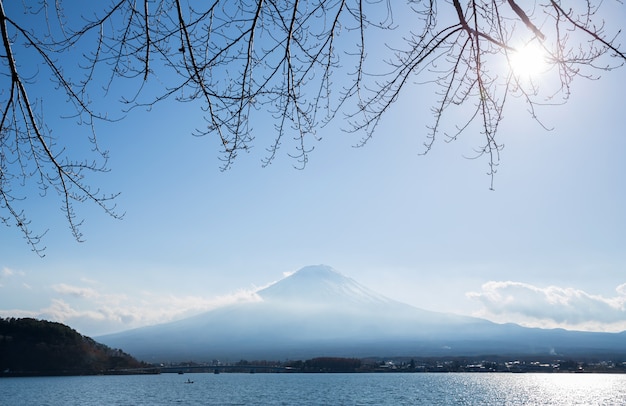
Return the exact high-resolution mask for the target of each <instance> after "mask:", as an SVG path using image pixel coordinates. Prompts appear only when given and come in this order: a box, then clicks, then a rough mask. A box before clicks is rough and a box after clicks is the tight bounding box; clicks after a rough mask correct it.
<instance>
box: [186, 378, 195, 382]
mask: <svg viewBox="0 0 626 406" xmlns="http://www.w3.org/2000/svg"><path fill="white" fill-rule="evenodd" d="M185 383H193V381H192V380H191V379H189V378H187V382H185Z"/></svg>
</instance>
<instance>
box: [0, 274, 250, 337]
mask: <svg viewBox="0 0 626 406" xmlns="http://www.w3.org/2000/svg"><path fill="white" fill-rule="evenodd" d="M52 288H53V291H54V292H56V293H58V294H60V295H62V296H64V297H65V298H66V299H67V300H66V299H64V298H59V297H57V298H52V299H51V301H50V304H49V305H48V306H47V307H44V308H41V309H39V310H38V311H32V310H29V311H25V310H6V311H4V310H0V316H3V317H33V318H37V319H45V320H50V321H56V322H60V323H64V324H67V325H69V326H70V327H72V328H74V329H76V330H77V331H79V332H80V333H82V334H86V335H90V336H96V335H102V334H107V333H112V332H117V331H122V330H128V329H131V328H136V327H142V326H146V325H152V324H159V323H166V322H169V321H173V320H178V319H181V318H185V317H189V316H192V315H194V314H198V313H201V312H203V311H208V310H211V309H214V308H217V307H221V306H225V305H228V304H234V303H241V302H249V301H258V300H260V298H259V296H258V295H257V294H256V293H255V292H254V291H253V290H239V291H236V292H234V293H232V294H229V295H224V296H218V297H215V298H206V297H201V296H175V295H162V294H158V293H151V292H143V293H142V294H140V295H139V296H132V297H129V296H126V295H123V294H107V293H105V292H97V291H95V290H94V289H91V288H86V287H78V286H72V285H67V284H62V283H61V284H56V285H53V286H52ZM76 299H80V300H79V301H77V300H76Z"/></svg>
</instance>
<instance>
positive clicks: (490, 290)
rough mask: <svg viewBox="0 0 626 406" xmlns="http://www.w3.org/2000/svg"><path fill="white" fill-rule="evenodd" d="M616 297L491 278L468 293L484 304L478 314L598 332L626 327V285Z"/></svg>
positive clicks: (537, 325) (496, 319) (536, 324)
mask: <svg viewBox="0 0 626 406" xmlns="http://www.w3.org/2000/svg"><path fill="white" fill-rule="evenodd" d="M615 290H616V295H615V296H614V297H603V296H600V295H593V294H590V293H587V292H585V291H583V290H580V289H574V288H568V287H565V288H563V287H558V286H548V287H538V286H534V285H531V284H527V283H522V282H514V281H499V282H497V281H490V282H487V283H485V284H484V285H483V286H482V288H481V291H480V292H469V293H467V296H468V297H469V298H470V299H473V300H476V301H478V302H480V303H481V304H482V305H483V309H482V310H481V311H480V312H479V313H478V314H476V315H477V316H480V317H485V318H488V319H491V320H493V321H498V322H505V321H506V322H515V323H519V324H522V325H526V326H533V327H544V328H545V327H562V328H569V329H579V330H594V331H622V330H626V284H622V285H620V286H618V287H617V288H616V289H615Z"/></svg>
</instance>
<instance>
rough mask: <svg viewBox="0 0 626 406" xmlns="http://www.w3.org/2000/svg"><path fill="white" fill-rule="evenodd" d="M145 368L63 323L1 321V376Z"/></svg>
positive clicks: (123, 370) (26, 320)
mask: <svg viewBox="0 0 626 406" xmlns="http://www.w3.org/2000/svg"><path fill="white" fill-rule="evenodd" d="M145 366H146V365H145V364H142V363H141V362H139V361H137V360H136V359H134V358H133V357H131V356H130V355H128V354H126V353H124V352H123V351H122V350H119V349H112V348H109V347H107V346H106V345H103V344H100V343H97V342H96V341H94V340H93V339H91V338H89V337H86V336H83V335H81V334H79V333H78V332H76V331H75V330H73V329H71V328H70V327H68V326H66V325H64V324H61V323H54V322H50V321H44V320H35V319H32V318H6V319H3V318H0V376H32V375H92V374H110V373H123V372H128V370H129V369H134V368H141V367H145Z"/></svg>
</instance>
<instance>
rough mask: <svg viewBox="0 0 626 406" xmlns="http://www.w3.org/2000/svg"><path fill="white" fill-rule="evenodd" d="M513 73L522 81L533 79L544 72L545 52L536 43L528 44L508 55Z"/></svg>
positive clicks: (545, 63)
mask: <svg viewBox="0 0 626 406" xmlns="http://www.w3.org/2000/svg"><path fill="white" fill-rule="evenodd" d="M509 63H510V66H511V70H512V71H513V73H514V74H515V75H516V76H518V77H519V78H522V79H533V78H536V77H537V76H539V75H540V74H541V73H543V72H545V71H546V68H547V66H548V63H547V59H546V51H545V50H544V49H543V48H542V47H541V46H540V45H539V44H537V43H534V42H533V43H529V44H526V45H524V46H522V47H519V48H517V49H516V50H515V51H512V52H511V53H510V54H509Z"/></svg>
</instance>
